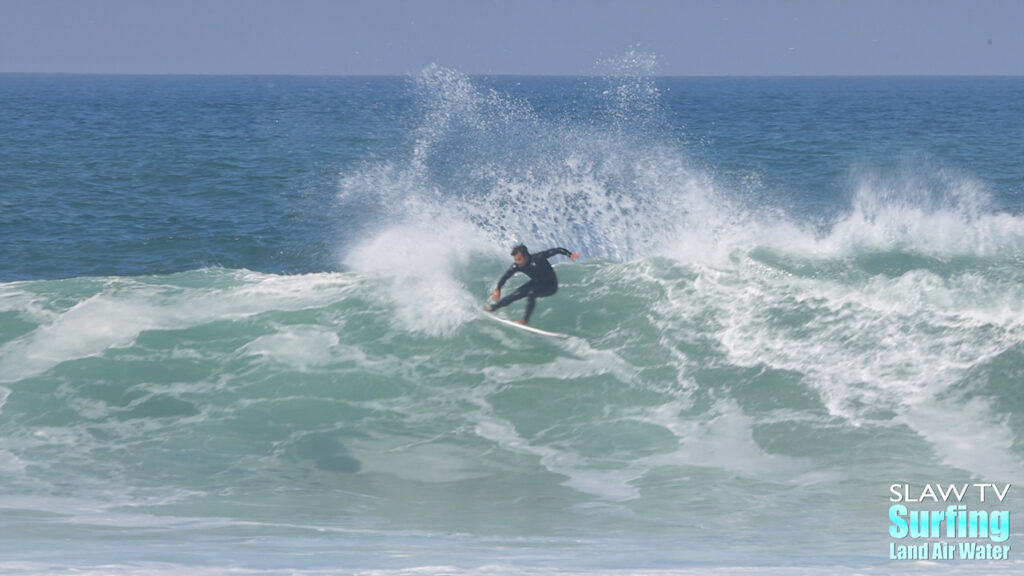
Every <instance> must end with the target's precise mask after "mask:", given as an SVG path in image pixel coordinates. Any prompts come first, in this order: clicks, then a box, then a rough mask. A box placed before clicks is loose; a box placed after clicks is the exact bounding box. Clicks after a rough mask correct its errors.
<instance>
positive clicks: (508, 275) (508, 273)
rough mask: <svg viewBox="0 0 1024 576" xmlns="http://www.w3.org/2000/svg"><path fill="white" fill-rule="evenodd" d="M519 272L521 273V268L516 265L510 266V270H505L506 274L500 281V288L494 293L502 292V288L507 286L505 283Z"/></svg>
mask: <svg viewBox="0 0 1024 576" xmlns="http://www.w3.org/2000/svg"><path fill="white" fill-rule="evenodd" d="M518 271H519V267H518V266H516V265H515V264H513V265H511V266H509V267H508V270H505V273H504V274H502V275H501V278H499V279H498V287H497V288H495V289H494V291H495V292H501V287H502V286H504V285H505V282H508V279H509V278H511V277H512V275H513V274H515V273H516V272H518Z"/></svg>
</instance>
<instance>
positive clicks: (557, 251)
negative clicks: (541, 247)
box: [537, 247, 580, 260]
mask: <svg viewBox="0 0 1024 576" xmlns="http://www.w3.org/2000/svg"><path fill="white" fill-rule="evenodd" d="M555 254H561V255H562V256H568V257H569V258H570V259H572V260H576V259H578V258H579V257H580V253H579V252H569V251H568V250H566V249H565V248H562V247H558V248H549V249H547V250H545V251H543V252H541V253H540V254H537V256H540V257H541V258H544V259H548V258H551V257H552V256H554V255H555Z"/></svg>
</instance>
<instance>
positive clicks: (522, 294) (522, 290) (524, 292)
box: [491, 280, 533, 310]
mask: <svg viewBox="0 0 1024 576" xmlns="http://www.w3.org/2000/svg"><path fill="white" fill-rule="evenodd" d="M532 292H533V280H530V281H529V282H527V283H526V284H523V285H522V286H520V287H519V288H516V290H515V292H512V293H511V294H509V295H508V296H505V297H504V298H502V299H501V300H498V301H497V302H495V303H494V304H491V310H497V309H498V308H504V307H505V306H508V305H509V304H511V303H513V302H515V301H516V300H519V299H520V298H526V296H528V295H529V294H530V293H532Z"/></svg>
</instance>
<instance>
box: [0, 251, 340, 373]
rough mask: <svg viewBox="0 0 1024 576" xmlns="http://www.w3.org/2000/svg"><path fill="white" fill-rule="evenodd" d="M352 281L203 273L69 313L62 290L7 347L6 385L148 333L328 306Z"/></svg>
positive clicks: (100, 298) (113, 291)
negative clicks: (200, 279) (200, 282)
mask: <svg viewBox="0 0 1024 576" xmlns="http://www.w3.org/2000/svg"><path fill="white" fill-rule="evenodd" d="M196 274H208V275H210V276H211V278H210V279H207V282H204V284H207V285H205V286H194V287H193V286H187V285H186V286H181V285H179V284H178V283H179V281H182V280H186V281H191V279H192V278H193V276H194V275H196ZM209 280H212V283H211V282H209ZM352 280H353V279H352V278H348V277H345V276H344V275H341V274H310V275H306V276H274V275H263V274H257V273H253V272H248V271H240V272H230V271H209V272H206V271H200V272H193V273H189V274H185V275H178V276H168V277H165V278H159V279H150V280H147V281H141V280H133V279H122V278H112V279H108V280H107V281H106V282H105V284H104V286H103V287H102V288H101V289H100V290H99V292H98V293H94V294H92V295H89V296H87V297H85V298H84V299H82V300H80V301H78V302H75V303H74V304H72V305H71V306H70V307H67V308H64V309H60V308H59V307H58V306H57V305H56V303H57V302H59V301H61V299H62V298H63V297H62V296H61V295H60V291H59V287H60V285H59V283H56V284H53V285H52V286H53V292H52V293H51V294H49V295H42V296H39V297H38V298H51V299H52V300H53V301H54V303H53V307H54V308H57V309H56V310H55V311H53V312H52V313H51V314H49V315H48V318H47V319H46V320H45V322H44V323H42V324H40V325H39V326H38V327H37V328H36V329H35V330H33V331H32V332H30V333H28V334H26V335H24V336H21V337H19V338H16V339H14V340H11V341H9V342H7V343H6V344H4V345H3V346H2V347H0V382H16V381H18V380H22V379H25V378H30V377H33V376H36V375H38V374H42V373H44V372H46V371H47V370H49V369H51V368H53V367H54V366H57V365H58V364H60V363H62V362H67V361H70V360H76V359H81V358H87V357H91V356H97V355H100V354H102V353H103V352H104V351H106V350H108V349H111V348H119V347H127V346H130V345H132V344H133V343H134V342H135V340H136V339H137V338H138V336H139V334H141V333H142V332H145V331H148V330H175V329H183V328H187V327H191V326H196V325H201V324H204V323H208V322H212V321H216V320H225V319H240V318H245V317H248V316H252V315H255V314H260V313H262V312H266V311H269V310H288V311H292V310H304V309H307V308H315V307H320V306H326V305H329V304H331V303H333V302H335V301H337V299H338V298H339V296H340V295H342V294H345V293H347V291H348V290H349V289H350V288H351V286H352ZM225 283H227V285H226V286H225V285H224V284H225Z"/></svg>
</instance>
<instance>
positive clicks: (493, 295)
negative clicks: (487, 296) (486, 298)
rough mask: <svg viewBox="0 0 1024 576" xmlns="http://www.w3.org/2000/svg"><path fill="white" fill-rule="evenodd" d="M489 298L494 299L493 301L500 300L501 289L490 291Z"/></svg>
mask: <svg viewBox="0 0 1024 576" xmlns="http://www.w3.org/2000/svg"><path fill="white" fill-rule="evenodd" d="M491 300H494V301H495V302H497V301H498V300H501V290H495V291H494V292H492V293H491Z"/></svg>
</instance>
